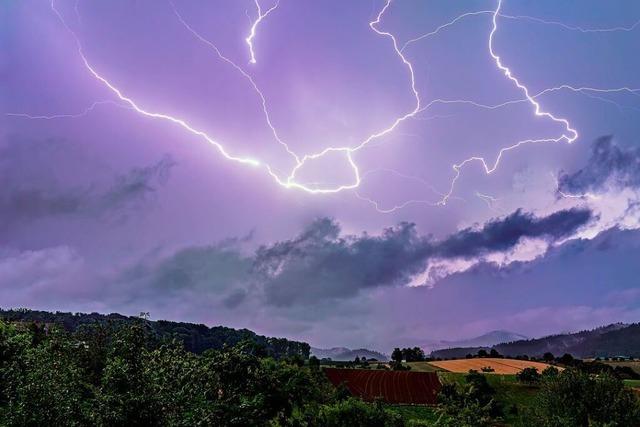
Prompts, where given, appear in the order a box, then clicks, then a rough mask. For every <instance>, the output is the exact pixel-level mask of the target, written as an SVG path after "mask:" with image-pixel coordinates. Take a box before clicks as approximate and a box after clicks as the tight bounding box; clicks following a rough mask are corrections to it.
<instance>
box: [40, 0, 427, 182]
mask: <svg viewBox="0 0 640 427" xmlns="http://www.w3.org/2000/svg"><path fill="white" fill-rule="evenodd" d="M390 4H391V0H386V2H385V5H384V7H383V8H382V9H381V10H380V12H379V13H378V15H377V16H376V19H375V20H374V21H371V22H370V23H369V27H370V28H371V29H372V30H373V31H374V32H376V33H377V34H379V35H381V36H384V37H388V38H389V39H390V40H391V41H392V44H393V48H394V51H395V53H396V55H397V56H398V57H399V58H400V59H401V60H402V62H403V63H404V64H405V66H406V67H407V69H408V71H409V74H410V79H411V90H412V93H413V95H414V97H415V101H416V103H415V107H414V108H413V109H412V110H411V111H410V112H409V113H406V114H405V115H403V116H401V117H398V118H396V119H395V120H394V121H393V123H392V124H391V125H390V126H389V127H387V128H385V129H383V130H381V131H379V132H377V133H374V134H372V135H369V136H368V137H367V138H365V139H364V140H363V141H362V142H360V143H359V144H358V145H357V146H355V147H349V146H340V147H328V148H325V149H324V150H322V151H320V152H318V153H313V154H306V155H304V156H303V157H301V158H300V157H298V156H297V155H296V154H295V153H294V152H293V151H292V150H290V149H289V147H288V146H287V145H286V144H285V143H284V142H282V140H281V139H280V138H279V137H278V135H277V131H276V130H275V127H274V126H273V125H272V124H271V122H270V119H268V122H269V125H270V127H271V128H272V132H273V133H274V137H276V139H277V140H278V141H279V142H280V143H281V144H283V146H284V147H285V149H287V151H288V152H289V154H291V155H292V156H293V157H294V159H295V160H296V165H295V166H294V167H293V169H292V170H291V172H290V173H289V175H288V176H287V177H286V179H283V178H282V177H281V176H280V175H279V174H277V173H276V172H275V171H274V170H273V168H272V167H271V166H270V165H269V164H267V163H262V162H260V161H259V160H257V159H253V158H250V157H240V156H236V155H233V154H231V153H230V152H229V151H228V150H227V149H226V148H225V147H224V146H223V145H222V144H221V143H220V142H218V141H217V140H215V139H214V138H212V137H211V136H209V135H208V134H207V133H206V132H204V131H202V130H199V129H197V128H195V127H193V126H192V125H191V124H189V123H188V122H187V121H186V120H184V119H182V118H178V117H174V116H172V115H169V114H165V113H160V112H154V111H151V110H148V109H146V108H144V107H142V106H141V105H140V104H139V103H137V102H136V101H134V100H133V99H132V98H130V97H128V96H126V95H125V94H124V93H123V92H122V91H121V90H120V89H119V88H117V87H116V86H115V84H113V83H112V82H110V81H109V80H108V79H107V78H106V77H104V76H103V75H102V74H100V73H99V72H98V71H97V70H96V69H95V68H94V67H93V66H92V65H91V63H90V62H89V60H88V59H87V57H86V56H85V54H84V51H83V49H82V44H81V42H80V39H79V38H78V36H77V35H76V34H75V32H74V31H73V30H72V29H71V28H70V27H69V25H68V24H67V23H66V21H65V20H64V17H63V16H62V14H61V13H60V12H59V11H58V10H57V9H56V7H55V0H51V3H50V6H51V9H52V11H53V12H54V13H55V14H56V16H57V17H58V19H59V20H60V22H61V23H62V25H63V26H64V27H65V29H66V30H67V31H68V32H69V34H70V35H71V36H72V37H73V39H74V41H75V43H76V47H77V51H78V55H79V56H80V58H81V60H82V62H83V64H84V66H85V68H86V69H87V71H88V72H89V73H90V74H91V75H92V76H93V77H94V78H95V79H96V80H98V81H99V82H101V83H102V84H103V85H104V86H105V87H106V88H107V89H109V90H110V91H111V92H112V93H113V94H114V95H115V96H116V97H117V98H118V99H119V100H120V101H122V102H124V103H125V104H126V105H128V106H129V107H130V108H132V109H133V110H135V111H136V112H137V113H139V114H141V115H143V116H146V117H149V118H154V119H161V120H165V121H169V122H171V123H174V124H176V125H178V126H180V127H182V128H183V129H184V130H186V131H187V132H189V133H191V134H193V135H196V136H199V137H201V138H203V139H204V140H205V141H207V142H208V143H210V144H211V145H213V146H214V147H215V148H216V149H217V150H218V152H219V153H220V154H222V156H223V157H225V158H226V159H227V160H230V161H234V162H237V163H241V164H246V165H250V166H254V167H262V168H264V169H265V170H266V171H267V173H268V174H269V175H270V176H271V177H272V178H273V179H274V180H275V182H276V183H277V184H279V185H280V186H282V187H284V188H287V189H291V188H294V189H299V190H302V191H305V192H307V193H310V194H328V193H338V192H340V191H343V190H349V189H354V188H357V187H358V186H359V185H360V183H361V178H360V171H359V169H358V166H357V164H356V163H355V161H354V160H353V157H352V154H353V153H354V152H356V151H358V150H360V149H362V148H364V147H365V146H366V145H367V144H369V143H370V142H371V141H373V140H374V139H376V138H379V137H381V136H383V135H386V134H388V133H390V132H392V131H393V130H394V129H395V128H396V127H397V126H398V125H399V124H400V123H401V122H402V121H404V120H406V119H408V118H410V117H413V116H414V115H415V114H417V113H418V111H419V110H420V107H421V105H420V95H419V93H418V91H417V89H416V87H415V74H414V71H413V66H412V64H411V63H410V62H409V61H408V60H407V59H406V58H405V57H404V55H403V54H402V52H400V50H399V48H398V42H397V40H396V38H395V37H394V35H393V34H391V33H389V32H386V31H381V30H379V29H378V28H377V25H378V24H379V23H380V21H381V20H382V16H383V15H384V13H385V12H386V11H387V9H388V8H389V6H390ZM277 5H278V3H276V5H275V6H273V7H272V8H270V9H269V10H267V11H266V12H265V13H262V11H261V8H260V5H259V3H258V2H257V1H256V6H257V7H258V8H259V17H258V19H257V20H256V21H255V22H254V24H253V25H252V29H251V32H250V35H249V37H247V39H248V40H247V43H248V44H249V46H250V47H251V49H250V50H251V52H253V44H252V41H253V38H254V37H255V32H256V28H257V26H258V25H259V23H260V22H261V21H262V20H263V19H264V18H265V17H266V16H267V15H268V14H269V13H271V12H272V11H273V10H275V8H276V7H277ZM174 11H175V8H174ZM176 15H177V16H178V18H179V19H180V21H181V22H182V24H183V25H184V26H185V27H186V28H187V29H188V30H189V31H191V32H192V33H193V34H194V35H195V36H196V37H198V38H199V39H200V40H201V41H202V42H204V43H207V44H208V45H209V46H210V47H211V48H212V49H214V50H215V51H216V53H217V54H218V55H219V56H220V58H221V59H222V60H226V61H227V62H228V63H229V64H230V65H232V66H235V67H236V69H237V70H238V71H239V72H241V73H242V74H243V75H244V76H245V78H248V80H249V82H250V83H252V85H253V86H254V90H256V91H257V93H258V95H259V96H260V98H261V100H262V101H263V107H264V108H263V112H264V113H265V117H269V114H268V109H267V105H266V100H265V98H264V96H262V93H261V92H260V90H259V88H258V87H257V85H255V83H254V82H253V79H251V77H250V76H249V75H248V74H247V73H246V72H244V70H242V68H241V67H239V66H237V64H235V63H233V61H231V60H229V59H228V58H226V57H225V56H224V55H223V54H222V52H220V50H219V49H218V48H217V47H216V46H215V45H214V44H213V43H211V42H209V41H208V40H206V39H205V38H203V37H202V36H200V35H199V34H198V33H197V32H196V31H195V30H193V28H191V27H190V26H189V25H188V24H187V23H186V22H185V21H184V19H182V18H181V16H180V14H179V13H177V11H176ZM252 59H254V56H252ZM331 152H342V153H344V155H345V157H346V159H347V162H348V163H349V165H350V167H351V168H352V170H353V174H354V181H353V182H352V183H351V184H343V185H339V186H337V187H333V188H317V187H315V186H314V187H315V188H309V187H308V186H306V185H304V184H302V183H298V182H296V181H295V177H296V174H297V173H298V171H299V170H300V169H301V168H302V167H303V166H304V165H305V163H306V162H308V161H310V160H315V159H319V158H321V157H323V156H325V155H327V154H328V153H331Z"/></svg>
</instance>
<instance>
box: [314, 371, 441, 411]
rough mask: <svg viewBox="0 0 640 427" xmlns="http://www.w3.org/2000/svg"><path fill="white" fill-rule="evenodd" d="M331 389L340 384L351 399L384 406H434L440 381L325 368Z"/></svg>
mask: <svg viewBox="0 0 640 427" xmlns="http://www.w3.org/2000/svg"><path fill="white" fill-rule="evenodd" d="M324 372H325V374H326V375H327V377H328V378H329V381H331V383H332V384H333V385H334V386H338V385H340V384H341V383H344V384H345V386H346V387H347V388H348V389H349V392H351V394H352V395H354V396H358V397H361V398H362V399H364V400H374V399H376V398H381V399H382V400H384V401H385V402H387V403H406V404H431V405H432V404H435V403H436V396H437V394H438V391H440V386H441V384H440V380H439V379H438V375H437V374H436V373H435V372H411V371H384V370H370V369H337V368H325V369H324Z"/></svg>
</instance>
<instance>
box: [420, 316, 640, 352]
mask: <svg viewBox="0 0 640 427" xmlns="http://www.w3.org/2000/svg"><path fill="white" fill-rule="evenodd" d="M481 348H484V349H485V350H489V349H491V348H494V349H496V350H497V351H498V352H499V353H500V354H502V355H504V356H511V357H515V356H518V355H528V356H538V357H539V356H542V355H543V354H544V353H546V352H550V353H553V354H554V355H556V356H561V355H563V354H565V353H569V354H571V355H573V356H574V357H580V358H589V357H615V356H629V357H640V324H631V325H626V324H623V323H615V324H611V325H608V326H602V327H600V328H596V329H592V330H587V331H580V332H577V333H571V334H557V335H550V336H547V337H543V338H536V339H529V340H517V341H511V342H504V343H501V344H496V345H493V346H470V347H455V348H448V349H442V350H436V351H433V352H431V356H432V357H434V358H438V357H440V358H459V357H465V355H467V354H469V353H471V354H475V353H477V352H478V350H480V349H481Z"/></svg>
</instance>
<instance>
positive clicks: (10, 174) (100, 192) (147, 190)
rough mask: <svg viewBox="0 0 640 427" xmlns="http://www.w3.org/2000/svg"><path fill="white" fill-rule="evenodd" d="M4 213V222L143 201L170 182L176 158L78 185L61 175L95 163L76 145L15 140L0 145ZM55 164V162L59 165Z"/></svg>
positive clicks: (0, 209) (118, 208)
mask: <svg viewBox="0 0 640 427" xmlns="http://www.w3.org/2000/svg"><path fill="white" fill-rule="evenodd" d="M0 155H1V156H2V159H1V160H0V178H2V184H3V185H2V186H1V187H0V218H1V220H2V223H3V225H5V226H7V225H9V224H15V223H23V222H28V221H32V220H36V219H40V218H50V217H60V216H68V215H84V216H100V215H103V214H108V215H111V214H113V213H114V212H116V213H117V214H118V215H121V216H122V215H123V214H124V211H125V210H126V208H129V207H132V206H134V205H136V204H139V203H141V202H144V201H145V200H146V199H147V198H148V197H149V196H150V195H152V194H153V193H155V192H156V191H157V189H158V188H159V187H160V186H162V185H163V184H165V183H166V181H167V179H168V177H169V174H170V171H171V169H172V168H173V166H174V165H175V162H174V161H173V160H172V159H171V157H169V156H165V157H164V158H162V159H161V160H159V161H158V162H156V163H155V164H152V165H149V166H145V167H141V168H134V169H132V170H130V171H128V172H126V173H124V174H122V175H118V176H115V177H114V178H112V184H110V185H108V186H101V185H98V184H83V185H74V184H73V183H69V182H63V180H60V179H58V178H59V176H61V175H65V174H67V172H68V171H69V170H77V171H78V175H80V173H81V171H82V172H86V169H87V168H90V166H89V165H88V164H89V163H91V162H90V161H89V160H88V159H87V158H86V157H85V156H84V155H83V154H82V153H80V152H79V150H78V149H77V148H76V147H74V146H73V145H71V144H69V143H66V142H60V141H44V142H43V141H38V142H33V141H24V140H12V141H10V143H8V145H7V146H5V147H4V148H3V149H1V150H0ZM54 165H55V166H54Z"/></svg>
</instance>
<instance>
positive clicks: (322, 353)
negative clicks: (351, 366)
mask: <svg viewBox="0 0 640 427" xmlns="http://www.w3.org/2000/svg"><path fill="white" fill-rule="evenodd" d="M311 355H312V356H316V357H317V358H318V359H331V360H335V361H340V362H342V361H348V360H353V359H355V358H356V357H359V358H361V359H362V358H363V357H366V358H367V359H376V360H380V361H387V360H389V356H387V355H386V354H383V353H379V352H377V351H373V350H367V349H366V348H358V349H355V350H351V349H348V348H346V347H333V348H328V349H322V348H315V347H311Z"/></svg>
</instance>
